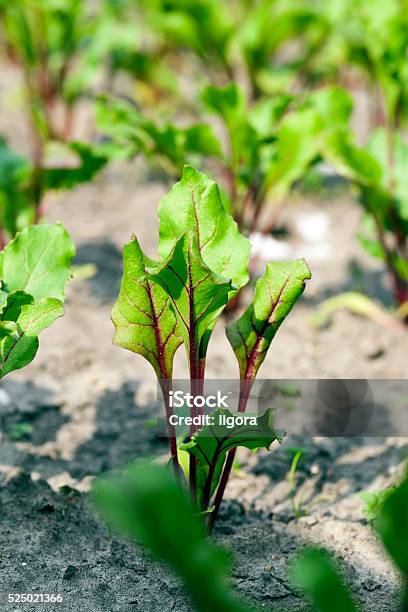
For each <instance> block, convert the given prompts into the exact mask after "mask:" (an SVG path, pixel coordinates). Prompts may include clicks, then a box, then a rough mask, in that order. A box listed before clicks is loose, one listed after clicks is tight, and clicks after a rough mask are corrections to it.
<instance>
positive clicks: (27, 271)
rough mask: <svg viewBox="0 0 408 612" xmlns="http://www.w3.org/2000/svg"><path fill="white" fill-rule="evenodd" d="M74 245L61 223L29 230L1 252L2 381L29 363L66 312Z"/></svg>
mask: <svg viewBox="0 0 408 612" xmlns="http://www.w3.org/2000/svg"><path fill="white" fill-rule="evenodd" d="M74 254H75V247H74V244H73V242H72V240H71V238H70V237H69V235H68V233H67V231H66V230H65V229H64V228H63V226H62V225H60V224H59V223H57V224H55V225H36V226H32V227H28V228H26V229H25V230H23V231H22V232H20V233H19V234H17V236H16V237H15V238H14V240H12V241H11V242H10V243H9V244H8V245H7V246H6V248H5V249H3V251H1V252H0V283H1V287H0V378H2V377H3V376H5V375H6V374H9V373H10V372H12V371H13V370H18V369H20V368H23V367H25V366H26V365H28V364H29V363H30V362H31V361H32V360H33V359H34V357H35V355H36V353H37V350H38V345H39V342H38V336H39V334H40V332H42V331H43V329H45V328H46V327H49V326H50V325H52V323H54V321H55V320H56V319H57V318H58V317H61V316H62V315H63V314H64V307H63V303H64V299H65V296H64V289H65V285H66V283H67V281H68V279H69V278H70V276H71V261H72V258H73V256H74Z"/></svg>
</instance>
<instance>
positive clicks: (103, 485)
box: [92, 463, 250, 612]
mask: <svg viewBox="0 0 408 612" xmlns="http://www.w3.org/2000/svg"><path fill="white" fill-rule="evenodd" d="M92 497H93V500H94V503H95V504H96V505H97V507H98V508H99V510H100V511H101V513H102V514H103V515H104V517H105V519H106V521H107V522H108V524H109V526H110V527H113V528H115V529H119V530H120V531H121V532H122V533H124V534H125V535H127V536H128V537H131V538H132V539H133V540H136V541H137V542H138V543H141V544H143V545H144V546H145V547H146V548H147V549H148V550H149V552H150V554H152V555H153V556H154V557H155V558H156V559H160V560H161V561H164V562H165V563H166V564H168V565H170V566H171V567H172V568H173V569H174V570H175V571H176V572H177V574H178V575H179V576H180V577H181V578H182V579H183V581H184V584H185V586H186V589H187V591H188V592H189V593H190V595H191V596H192V599H193V601H194V604H195V605H194V607H195V609H197V610H200V611H202V612H209V611H210V610H223V612H244V611H247V610H249V609H250V607H249V605H248V604H247V603H241V602H240V601H239V600H238V599H236V598H235V597H234V596H233V595H232V593H231V592H230V590H229V587H228V570H229V560H228V556H227V555H226V553H225V551H223V550H222V549H219V548H217V547H215V546H214V544H213V543H212V542H211V541H210V540H209V539H208V538H206V537H205V532H204V525H203V520H202V518H201V517H199V516H197V514H196V513H194V511H193V509H192V507H191V506H190V504H189V502H188V500H187V498H186V496H185V494H184V493H183V491H182V489H181V488H180V487H179V486H178V484H177V483H176V482H175V481H174V480H173V479H172V478H171V475H170V474H169V472H168V471H167V470H166V469H165V468H163V467H161V466H153V465H147V464H142V463H138V464H136V463H135V464H133V465H130V466H128V467H127V468H126V471H125V472H124V473H122V474H119V475H116V476H113V477H110V478H105V479H104V480H101V479H100V480H97V481H96V482H95V483H94V485H93V491H92Z"/></svg>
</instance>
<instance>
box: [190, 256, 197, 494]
mask: <svg viewBox="0 0 408 612" xmlns="http://www.w3.org/2000/svg"><path fill="white" fill-rule="evenodd" d="M187 268H188V286H189V291H188V299H189V311H190V321H189V334H190V338H189V340H190V346H189V368H190V392H191V395H192V397H193V401H192V404H191V408H190V416H191V417H192V418H194V417H195V416H196V409H195V406H194V398H195V397H196V395H197V380H198V366H199V363H198V362H197V356H198V347H197V343H196V322H195V316H194V294H193V288H192V287H193V280H192V277H191V261H190V257H189V258H188V266H187ZM195 430H196V428H195V425H193V424H191V425H190V438H192V436H193V435H194V433H195ZM189 481H190V483H189V484H190V496H191V501H192V503H193V505H195V503H196V496H197V495H196V490H197V459H196V457H194V455H192V454H190V459H189Z"/></svg>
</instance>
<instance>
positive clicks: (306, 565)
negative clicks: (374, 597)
mask: <svg viewBox="0 0 408 612" xmlns="http://www.w3.org/2000/svg"><path fill="white" fill-rule="evenodd" d="M291 575H292V581H293V582H294V583H295V584H296V585H297V586H298V587H299V588H300V589H302V591H305V592H306V594H307V595H308V597H309V599H310V601H311V603H312V605H313V609H314V610H316V611H317V612H354V611H355V610H357V608H356V605H355V603H354V601H353V599H352V598H351V596H350V594H349V592H348V590H347V588H346V587H345V585H344V583H343V580H342V578H341V576H340V575H339V573H338V571H337V569H336V567H335V565H334V564H333V562H332V561H331V559H330V557H329V556H328V554H327V553H326V552H325V551H323V550H319V549H317V548H308V549H306V550H305V551H303V552H302V553H301V554H300V555H299V556H298V558H297V559H296V560H295V561H294V563H293V564H292V568H291Z"/></svg>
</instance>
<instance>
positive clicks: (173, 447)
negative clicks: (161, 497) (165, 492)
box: [160, 379, 181, 482]
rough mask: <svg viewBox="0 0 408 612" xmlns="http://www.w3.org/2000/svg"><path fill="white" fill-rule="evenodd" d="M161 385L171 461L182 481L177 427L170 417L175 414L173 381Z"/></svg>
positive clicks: (166, 380)
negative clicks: (172, 397)
mask: <svg viewBox="0 0 408 612" xmlns="http://www.w3.org/2000/svg"><path fill="white" fill-rule="evenodd" d="M160 387H161V390H162V393H163V401H164V407H165V410H166V421H167V432H168V435H169V445H170V454H171V462H172V464H173V470H174V475H175V477H176V480H177V481H178V482H181V470H180V464H179V460H178V454H177V438H176V428H175V426H174V425H172V424H171V423H170V417H171V416H172V415H173V409H172V408H171V406H170V402H169V391H170V390H171V381H170V380H169V379H164V380H161V381H160Z"/></svg>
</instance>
